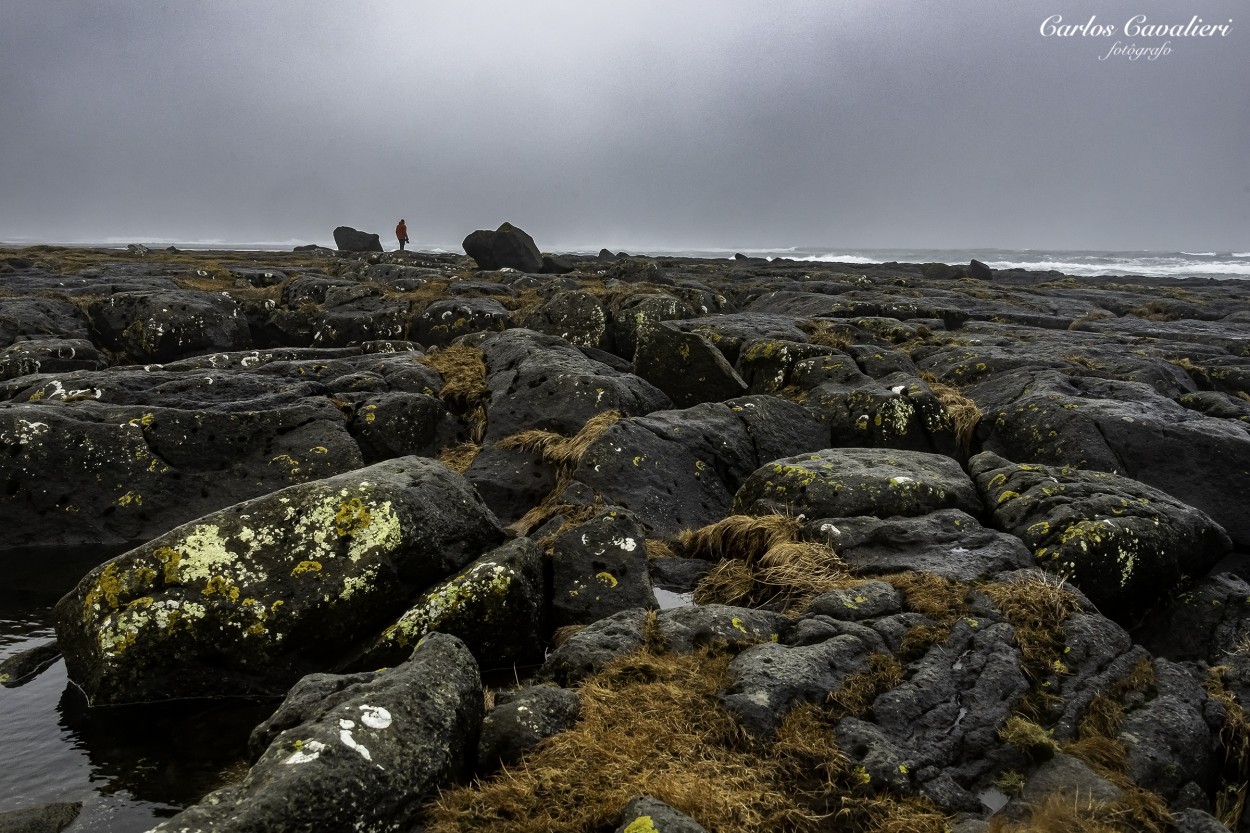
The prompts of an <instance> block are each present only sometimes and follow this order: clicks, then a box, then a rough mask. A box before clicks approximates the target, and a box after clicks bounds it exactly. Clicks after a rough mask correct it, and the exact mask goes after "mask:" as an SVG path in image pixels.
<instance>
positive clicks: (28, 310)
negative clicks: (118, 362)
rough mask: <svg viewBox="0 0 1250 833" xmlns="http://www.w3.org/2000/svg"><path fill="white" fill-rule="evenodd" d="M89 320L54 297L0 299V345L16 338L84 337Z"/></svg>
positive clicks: (72, 306)
mask: <svg viewBox="0 0 1250 833" xmlns="http://www.w3.org/2000/svg"><path fill="white" fill-rule="evenodd" d="M89 327H90V322H89V321H88V319H87V316H86V315H84V314H83V312H82V310H81V309H79V308H78V307H77V306H75V305H74V304H72V303H70V302H69V301H63V300H57V299H54V298H24V297H8V298H0V347H7V346H9V345H10V344H13V343H14V342H17V341H27V340H46V339H85V338H87V334H88V328H89Z"/></svg>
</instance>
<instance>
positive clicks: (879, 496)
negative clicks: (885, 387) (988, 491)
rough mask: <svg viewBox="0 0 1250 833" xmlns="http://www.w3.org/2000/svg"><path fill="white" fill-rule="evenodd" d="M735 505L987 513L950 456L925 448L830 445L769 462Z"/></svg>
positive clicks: (774, 509) (841, 512) (809, 511)
mask: <svg viewBox="0 0 1250 833" xmlns="http://www.w3.org/2000/svg"><path fill="white" fill-rule="evenodd" d="M734 507H735V508H736V509H738V510H740V511H743V512H745V513H747V514H750V515H767V514H771V513H778V512H780V513H785V514H794V515H798V514H803V515H806V516H807V517H809V518H834V517H850V516H854V515H875V516H876V517H879V518H888V517H890V516H892V515H924V514H927V513H929V512H933V511H936V510H939V509H960V510H962V511H964V512H966V513H968V514H972V515H975V514H980V511H981V501H980V499H979V498H978V497H977V492H976V488H975V487H974V486H973V485H972V481H971V480H969V479H968V476H967V475H966V474H964V471H963V469H961V468H960V467H959V464H958V463H956V462H955V461H954V460H952V459H951V458H949V457H943V456H942V455H940V454H926V453H924V452H920V451H901V450H884V449H869V448H830V449H825V450H823V451H817V452H814V453H811V454H800V455H797V456H794V457H785V458H782V459H780V460H775V461H773V462H771V463H768V464H767V465H764V466H762V467H761V468H760V469H758V470H757V471H756V472H755V473H754V474H752V475H751V476H750V477H749V478H747V480H746V482H745V483H743V484H742V488H741V489H739V490H738V493H737V495H735V496H734Z"/></svg>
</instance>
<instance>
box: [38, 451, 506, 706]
mask: <svg viewBox="0 0 1250 833" xmlns="http://www.w3.org/2000/svg"><path fill="white" fill-rule="evenodd" d="M501 538H502V531H501V530H500V529H499V527H498V525H497V522H496V521H495V518H494V517H493V516H492V515H491V514H490V512H489V510H487V509H486V508H485V506H483V505H482V504H481V502H480V500H479V499H478V498H477V497H476V496H475V495H474V494H473V492H472V490H471V488H470V487H469V485H468V484H467V483H466V482H465V481H464V480H463V478H461V477H460V476H459V475H456V474H455V473H454V472H452V471H450V470H449V469H447V468H446V467H445V466H443V465H441V464H439V463H436V462H434V461H431V460H426V459H422V458H419V457H406V458H402V459H399V460H393V461H387V462H384V463H379V464H376V465H374V466H370V467H369V468H365V469H361V470H359V471H356V472H351V473H348V474H345V475H340V476H338V477H333V478H330V479H328V480H323V481H317V482H313V483H309V484H305V485H300V486H293V487H289V488H287V489H283V490H280V491H278V492H275V493H273V494H271V495H267V496H264V497H261V498H256V499H253V500H251V501H247V502H244V503H240V504H237V505H235V506H232V507H230V508H228V509H224V510H221V511H220V512H217V513H214V514H211V515H207V516H205V517H203V518H200V519H199V520H198V521H194V522H192V523H189V524H186V525H184V526H182V527H179V528H177V529H174V530H173V531H171V532H169V533H167V534H165V535H162V536H160V537H158V538H156V539H154V540H153V541H150V542H149V543H147V544H145V545H143V546H142V547H139V548H137V549H135V550H132V551H130V552H128V553H126V554H124V555H122V556H119V557H118V558H116V559H113V560H112V561H109V562H108V563H106V564H104V565H103V566H101V567H98V568H96V569H95V570H93V571H92V572H90V573H89V574H88V575H87V576H86V577H85V578H83V580H82V581H81V582H79V584H78V586H77V587H75V588H74V590H72V591H70V593H69V594H67V595H66V596H65V597H64V598H63V599H61V600H60V602H58V603H57V606H56V617H57V635H58V639H59V641H60V644H61V647H62V650H63V651H64V653H65V657H66V667H67V669H68V671H69V675H70V677H71V679H73V680H74V681H75V682H76V683H77V684H78V685H79V686H80V687H81V688H82V689H83V691H84V692H85V693H86V694H87V697H88V699H89V700H90V701H91V702H92V703H95V704H105V703H128V702H142V701H149V700H163V699H169V698H176V697H193V696H212V695H273V694H275V693H279V692H283V691H286V690H287V689H288V688H289V687H290V685H291V684H292V683H293V682H294V681H295V680H297V679H299V678H300V677H301V676H303V675H304V674H306V673H311V672H314V671H321V670H326V669H330V668H334V667H335V666H336V664H338V663H341V662H342V661H343V660H344V659H345V658H346V656H347V655H348V653H349V652H351V651H352V650H353V649H357V650H358V648H357V647H356V646H360V645H361V644H362V642H363V641H364V640H366V639H368V638H369V637H370V636H371V635H372V634H373V633H376V632H377V630H379V629H380V628H381V627H382V626H383V625H385V624H386V623H387V622H388V621H392V620H393V619H394V617H395V616H396V615H398V614H399V613H400V612H402V610H403V609H404V606H405V604H406V602H407V601H408V600H409V599H410V598H412V596H413V595H414V594H415V593H416V592H417V591H419V590H420V589H421V588H424V587H428V586H430V585H431V584H433V583H434V582H436V581H438V580H440V579H442V578H443V577H445V576H447V575H450V574H451V573H454V572H455V571H457V570H459V569H462V568H463V567H464V566H465V565H467V564H468V563H469V562H470V561H471V560H472V559H473V558H475V557H476V556H477V555H478V554H479V553H481V552H482V551H484V550H486V549H488V548H489V547H491V546H493V545H495V544H497V543H498V542H499V541H500V539H501Z"/></svg>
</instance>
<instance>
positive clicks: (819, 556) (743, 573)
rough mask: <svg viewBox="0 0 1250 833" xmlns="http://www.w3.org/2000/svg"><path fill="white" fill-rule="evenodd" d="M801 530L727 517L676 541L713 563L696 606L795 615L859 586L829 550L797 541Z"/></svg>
mask: <svg viewBox="0 0 1250 833" xmlns="http://www.w3.org/2000/svg"><path fill="white" fill-rule="evenodd" d="M802 526H803V525H802V523H801V522H800V521H799V520H798V519H797V518H791V517H788V516H785V515H763V516H760V517H752V516H749V515H731V516H730V517H728V518H725V519H723V520H720V521H717V522H716V523H714V524H711V525H709V526H705V527H703V528H702V529H699V530H696V531H686V532H683V533H682V534H681V535H680V536H678V541H679V543H680V544H681V546H682V547H683V548H684V550H685V552H686V554H687V555H688V556H690V557H693V558H703V559H706V560H716V561H717V564H716V566H715V567H713V568H712V570H711V572H709V573H708V574H707V575H706V576H704V577H703V579H702V580H701V581H700V582H699V585H698V586H697V587H696V588H695V591H694V599H695V601H696V602H697V603H699V604H710V603H716V604H731V605H742V606H749V607H782V608H783V609H785V610H787V611H789V612H795V611H799V610H802V609H803V608H804V607H806V606H807V604H808V603H810V602H811V600H812V599H814V598H816V597H817V596H819V595H820V594H821V593H827V592H829V591H830V590H836V589H839V588H842V587H849V586H852V585H854V584H858V583H859V579H856V578H854V577H853V576H851V575H850V573H849V572H848V570H847V567H846V564H845V563H844V562H843V561H842V559H841V558H839V557H838V554H837V553H836V552H834V551H833V549H832V548H830V547H828V546H825V545H824V544H815V543H807V542H803V541H798V540H796V539H797V538H798V535H799V532H800V530H801V529H802Z"/></svg>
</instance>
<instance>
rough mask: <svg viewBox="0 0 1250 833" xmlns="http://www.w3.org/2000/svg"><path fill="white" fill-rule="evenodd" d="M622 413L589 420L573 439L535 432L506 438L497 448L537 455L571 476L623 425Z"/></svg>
mask: <svg viewBox="0 0 1250 833" xmlns="http://www.w3.org/2000/svg"><path fill="white" fill-rule="evenodd" d="M621 416H622V415H621V412H620V411H602V412H600V413H597V414H595V415H594V416H592V417H591V418H590V419H588V420H586V424H585V425H583V426H582V427H581V429H580V430H579V431H578V432H577V433H576V434H574V435H573V436H571V437H565V436H563V435H561V434H557V433H556V432H554V431H544V430H542V429H541V428H531V429H529V430H527V431H521V432H520V433H518V434H513V435H512V436H510V437H504V438H503V439H502V440H500V441H499V442H498V443H496V445H498V446H499V447H500V448H510V449H520V450H525V451H534V452H537V453H538V455H539V456H540V457H542V459H543V460H544V461H545V462H547V463H550V464H551V465H553V466H555V467H556V468H557V469H560V470H563V471H565V472H570V473H571V471H572V470H573V469H575V468H577V465H578V464H579V463H581V461H582V457H584V456H585V455H586V451H587V450H588V449H589V448H590V447H591V446H592V445H594V444H595V442H596V441H597V440H598V439H599V438H600V437H602V436H603V435H604V434H605V433H607V430H608V429H609V428H611V427H612V426H613V425H615V424H616V423H618V422H620V421H621Z"/></svg>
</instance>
